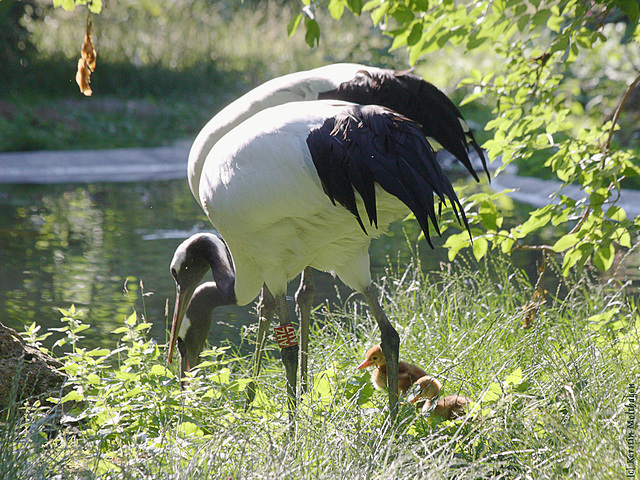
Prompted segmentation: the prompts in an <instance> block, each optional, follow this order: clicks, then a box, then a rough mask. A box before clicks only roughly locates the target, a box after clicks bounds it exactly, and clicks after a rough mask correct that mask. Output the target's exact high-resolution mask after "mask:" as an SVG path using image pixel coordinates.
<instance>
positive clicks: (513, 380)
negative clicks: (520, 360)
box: [505, 367, 523, 386]
mask: <svg viewBox="0 0 640 480" xmlns="http://www.w3.org/2000/svg"><path fill="white" fill-rule="evenodd" d="M522 380H523V378H522V368H520V367H518V368H516V369H515V370H514V371H513V372H511V373H510V374H509V376H508V377H507V378H506V379H505V382H506V383H507V384H509V385H513V386H515V385H519V384H520V383H522Z"/></svg>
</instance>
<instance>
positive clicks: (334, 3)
mask: <svg viewBox="0 0 640 480" xmlns="http://www.w3.org/2000/svg"><path fill="white" fill-rule="evenodd" d="M327 8H328V9H329V13H330V14H331V16H332V17H333V18H334V19H335V20H340V18H342V14H343V13H344V3H342V0H330V1H329V5H328V6H327Z"/></svg>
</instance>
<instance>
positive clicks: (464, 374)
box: [0, 260, 640, 479]
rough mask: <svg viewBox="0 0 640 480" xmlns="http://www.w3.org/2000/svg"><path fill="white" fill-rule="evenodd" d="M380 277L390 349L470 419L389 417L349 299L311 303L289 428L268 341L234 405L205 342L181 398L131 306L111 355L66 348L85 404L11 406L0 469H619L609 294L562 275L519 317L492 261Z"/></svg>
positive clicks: (298, 473) (204, 474)
mask: <svg viewBox="0 0 640 480" xmlns="http://www.w3.org/2000/svg"><path fill="white" fill-rule="evenodd" d="M379 286H380V292H381V297H382V299H383V302H384V305H385V308H386V311H387V313H388V315H389V317H390V318H391V320H392V321H393V322H394V324H396V325H397V327H398V330H399V332H400V336H401V358H402V359H404V360H408V361H411V362H413V363H416V364H419V365H420V366H422V367H423V368H424V369H425V370H427V371H428V372H429V373H431V374H433V375H437V376H438V378H439V379H440V380H441V381H442V383H443V384H444V388H443V392H442V393H443V394H444V395H448V394H453V393H460V394H463V395H466V396H468V397H470V398H471V399H473V400H474V402H475V403H474V404H473V406H472V410H473V413H472V414H471V415H470V416H468V417H466V418H463V419H460V420H456V421H447V422H442V423H437V422H434V421H432V420H431V419H429V418H426V417H423V416H421V415H419V414H417V413H416V412H415V411H414V409H413V408H412V407H411V406H409V405H408V404H403V405H402V406H401V410H400V424H399V426H398V428H397V429H396V430H395V431H392V430H391V429H390V428H389V425H388V423H387V422H386V412H385V405H386V396H385V395H384V394H383V393H381V392H378V391H374V390H373V388H372V387H371V385H370V383H369V377H368V375H369V374H368V372H361V371H356V370H355V366H356V365H357V364H358V363H359V362H360V360H361V357H362V355H363V352H364V351H365V349H366V348H367V347H369V346H370V345H371V344H373V343H376V342H377V341H378V333H377V328H376V327H375V322H374V321H373V320H372V318H371V317H370V315H369V312H368V310H367V309H365V308H364V307H363V306H362V304H361V303H360V302H359V301H358V300H357V299H356V298H351V299H344V306H343V307H340V306H332V307H331V308H325V307H321V308H319V309H318V310H317V311H316V313H315V319H316V321H315V323H314V326H313V329H312V337H311V362H310V363H311V365H310V367H311V373H312V376H313V385H314V387H313V389H312V390H311V391H310V392H309V393H308V394H306V395H304V396H303V397H302V398H301V400H300V404H299V407H298V409H297V412H296V416H295V435H294V437H293V438H292V437H290V436H289V435H288V433H287V432H288V429H287V414H286V411H285V408H284V405H285V404H286V398H285V388H284V376H283V372H282V367H281V364H280V362H279V360H277V359H275V358H274V357H273V352H274V349H273V344H270V349H271V350H270V351H271V354H270V356H269V357H270V358H269V359H267V361H266V362H265V368H264V370H263V373H262V374H261V376H260V378H259V394H258V396H257V398H256V400H255V402H254V405H253V408H252V409H250V410H248V411H245V393H244V389H245V388H246V385H247V382H248V375H249V374H248V370H249V359H248V358H242V357H238V356H236V355H235V354H234V353H233V351H230V350H227V351H225V350H221V349H215V348H214V349H213V350H209V351H208V354H207V358H206V361H205V362H204V363H203V364H202V365H201V367H200V371H199V372H198V373H197V375H196V377H195V378H193V379H192V380H191V383H190V386H189V388H188V389H187V390H186V391H184V392H180V390H179V388H178V385H177V381H176V378H175V377H174V376H173V375H174V374H173V373H171V371H166V370H165V367H164V355H165V351H164V349H162V348H159V347H158V346H157V345H155V344H154V343H153V342H149V341H147V340H146V339H145V337H144V336H143V333H144V331H145V330H146V329H147V328H148V325H145V324H144V323H143V322H142V321H141V319H140V318H139V317H138V316H137V315H135V314H134V315H132V316H130V317H128V318H127V319H126V321H125V324H124V325H123V327H122V328H121V329H119V331H118V333H117V335H120V336H122V341H121V345H122V348H121V349H118V350H114V351H113V352H108V351H102V352H100V351H93V352H87V351H84V350H82V349H81V342H78V343H77V345H76V347H77V348H76V349H75V353H73V354H71V355H69V356H68V357H67V358H66V360H65V365H66V369H67V373H69V374H70V375H71V377H72V379H73V380H74V381H75V382H77V387H76V389H75V391H76V393H75V394H73V395H72V396H71V397H68V398H69V399H71V398H75V400H78V401H80V400H81V401H82V403H79V404H76V406H75V408H73V409H71V410H68V411H67V416H66V417H65V419H64V421H63V423H64V425H63V426H61V427H60V426H56V427H54V430H55V431H58V430H59V431H58V433H57V434H55V435H52V434H51V433H50V432H49V434H48V438H47V437H46V436H44V434H43V433H39V434H38V432H42V431H44V430H45V426H46V424H47V422H46V421H44V420H43V419H45V418H47V417H46V416H45V413H44V412H41V413H37V412H36V413H32V414H31V415H32V416H31V417H30V418H29V419H28V420H23V419H20V418H19V417H12V421H11V422H9V423H8V424H7V425H6V426H5V427H4V429H5V431H4V432H3V433H4V435H3V437H4V440H3V441H4V442H5V443H4V445H5V446H4V448H3V451H4V453H3V455H4V457H3V459H2V460H1V463H0V471H2V469H3V468H4V471H9V468H13V469H14V470H12V472H15V477H17V478H27V477H28V478H47V477H46V475H45V472H51V471H53V470H55V471H57V472H60V473H62V474H63V475H66V476H64V477H63V478H73V477H74V476H75V477H76V478H78V477H79V478H98V477H99V478H159V479H162V478H181V479H187V478H189V479H190V478H194V479H195V478H223V479H227V478H234V479H235V478H237V479H240V478H242V479H245V478H256V479H263V478H309V479H311V478H354V479H355V478H405V477H406V478H558V477H571V478H585V479H586V478H602V476H603V475H604V476H606V477H609V478H612V477H615V476H620V475H621V472H623V471H624V467H625V455H626V448H627V447H626V443H625V435H626V432H627V423H626V415H625V411H624V405H625V403H626V402H627V398H626V395H627V388H628V385H629V384H630V383H632V382H636V383H637V382H638V379H639V378H638V375H639V373H640V372H639V371H638V346H639V336H638V329H637V327H638V325H639V324H640V317H639V316H638V311H637V307H636V304H635V302H634V299H633V298H631V297H629V298H627V297H626V296H625V294H624V293H623V290H621V289H620V288H618V287H617V286H616V285H613V284H612V285H609V286H607V285H601V284H599V283H597V282H594V281H591V280H590V279H589V278H588V277H584V276H583V277H581V278H576V279H573V280H568V281H567V283H566V285H564V286H563V288H565V289H566V293H567V294H566V296H565V295H563V297H564V299H560V298H558V297H556V295H555V292H551V293H550V294H549V296H548V299H547V300H548V301H547V303H546V304H545V305H543V306H542V308H541V311H540V314H539V315H538V316H537V317H536V318H535V320H534V322H533V324H532V325H531V327H530V328H523V320H524V310H523V309H522V306H523V305H525V304H526V303H527V302H528V301H529V300H530V299H531V295H532V287H531V285H530V283H529V281H528V279H527V278H526V277H525V275H523V274H522V273H520V272H517V271H514V270H513V269H511V268H510V267H509V266H508V264H507V263H506V262H504V261H501V260H493V261H489V262H483V263H482V264H481V265H475V264H474V265H467V264H465V263H459V264H456V265H452V266H451V268H450V269H449V267H445V268H444V269H443V270H442V271H441V272H439V273H438V274H437V275H436V274H430V275H425V274H423V273H421V271H420V268H419V266H417V265H411V266H409V268H408V269H406V270H405V269H404V268H398V269H395V268H391V269H389V271H388V272H387V275H386V276H384V277H383V278H382V279H381V280H380V285H379ZM607 312H611V315H608V314H607ZM65 313H66V314H67V318H68V319H69V317H73V316H74V313H73V312H69V311H67V312H65ZM68 322H69V320H68ZM77 325H78V323H77V322H76V323H74V322H71V323H69V327H70V329H73V328H75V327H74V326H77ZM248 335H249V336H251V335H252V333H248ZM71 338H72V336H71ZM49 423H53V422H49ZM34 425H36V426H37V427H36V428H35V429H34V427H33V426H34ZM51 428H52V427H51V426H49V431H50V430H51ZM10 466H11V467H10ZM16 466H17V467H16ZM16 468H17V469H16Z"/></svg>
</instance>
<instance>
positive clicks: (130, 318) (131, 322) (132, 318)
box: [124, 312, 138, 327]
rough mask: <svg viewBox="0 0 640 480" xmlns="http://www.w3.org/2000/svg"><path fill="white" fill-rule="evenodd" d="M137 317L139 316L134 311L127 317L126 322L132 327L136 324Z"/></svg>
mask: <svg viewBox="0 0 640 480" xmlns="http://www.w3.org/2000/svg"><path fill="white" fill-rule="evenodd" d="M137 319H138V316H137V315H136V312H133V313H132V314H131V315H129V316H128V317H127V319H126V320H125V321H124V323H125V324H126V325H129V326H130V327H133V326H134V325H135V324H136V320H137Z"/></svg>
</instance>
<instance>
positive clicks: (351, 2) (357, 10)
mask: <svg viewBox="0 0 640 480" xmlns="http://www.w3.org/2000/svg"><path fill="white" fill-rule="evenodd" d="M363 4H364V2H363V0H347V6H348V7H349V10H351V11H352V12H353V14H354V15H356V16H360V14H361V13H362V6H363Z"/></svg>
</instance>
